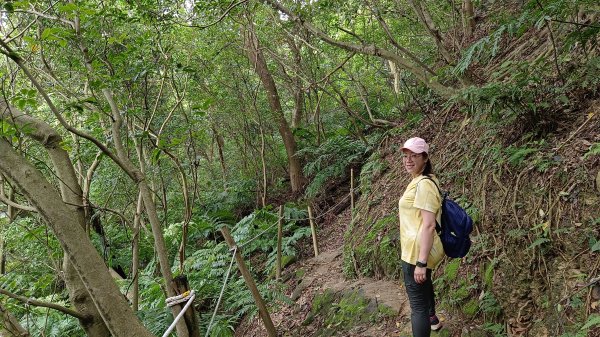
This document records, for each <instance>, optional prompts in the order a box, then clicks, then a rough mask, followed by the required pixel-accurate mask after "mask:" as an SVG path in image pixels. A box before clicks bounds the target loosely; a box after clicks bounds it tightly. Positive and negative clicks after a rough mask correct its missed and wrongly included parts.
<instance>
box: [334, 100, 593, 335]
mask: <svg viewBox="0 0 600 337" xmlns="http://www.w3.org/2000/svg"><path fill="white" fill-rule="evenodd" d="M599 115H600V104H598V103H597V102H595V103H590V105H589V106H582V107H581V108H580V109H579V110H578V112H577V113H576V114H574V115H573V116H572V117H571V118H568V119H566V120H565V121H564V122H563V123H562V124H560V125H559V126H558V127H557V129H556V132H555V133H553V134H548V135H547V136H546V137H545V138H543V139H523V138H521V137H519V138H520V139H519V138H517V139H519V140H518V141H517V142H514V143H513V142H510V141H509V139H510V138H511V137H514V132H515V131H514V130H511V128H513V127H514V126H506V128H505V129H504V130H502V129H500V130H498V129H496V130H490V129H487V128H486V121H485V120H484V119H480V120H477V119H475V118H469V117H467V116H464V115H461V114H457V113H452V112H448V116H443V115H438V116H435V118H434V120H440V119H443V118H447V119H448V122H449V123H448V124H447V125H446V127H445V132H443V133H439V132H437V130H438V129H437V127H439V126H438V125H435V124H428V125H424V126H423V127H422V128H420V129H418V130H414V131H409V132H404V133H402V134H401V135H398V136H395V137H390V138H389V139H388V145H387V146H386V147H385V148H384V149H382V151H381V158H380V159H377V161H379V162H380V163H381V164H380V166H381V167H387V169H385V171H384V172H383V173H381V174H380V175H379V176H378V177H377V176H376V177H374V179H373V183H372V186H371V187H370V189H369V191H368V193H364V194H363V195H362V196H361V199H360V203H359V208H358V213H359V216H358V218H357V219H356V221H354V225H353V226H351V227H350V228H349V229H348V230H347V231H346V235H345V237H346V240H345V246H344V252H345V254H344V270H346V271H347V272H348V274H349V275H351V276H355V277H356V276H359V277H362V276H375V277H391V278H396V277H397V276H398V274H399V265H398V264H397V263H395V262H396V261H397V251H395V250H394V249H397V239H396V238H397V236H398V229H397V223H396V221H395V219H394V217H393V216H389V215H390V214H391V215H393V214H395V207H396V201H397V200H398V198H399V197H400V195H401V193H402V191H403V189H404V186H405V185H406V182H407V178H406V177H405V175H404V174H403V172H402V169H401V167H400V163H401V159H400V157H399V154H398V151H397V149H398V147H399V145H400V144H401V143H402V140H403V139H405V138H407V137H409V136H413V135H421V136H423V137H425V138H427V139H430V140H431V142H432V147H433V152H432V160H433V162H434V168H435V170H436V171H437V172H438V173H439V176H440V178H441V180H442V183H443V188H444V189H447V190H449V191H451V196H452V197H453V198H455V199H459V200H460V201H461V202H462V203H463V205H466V208H467V209H468V211H469V212H470V213H471V215H472V216H473V218H474V219H475V220H476V228H475V233H474V235H473V242H474V244H473V248H472V250H471V252H470V254H469V255H468V256H467V257H466V258H465V259H463V260H462V261H461V260H447V261H445V262H444V263H443V264H442V266H441V267H440V268H438V270H437V271H436V279H437V283H436V284H437V290H438V292H439V295H440V296H439V300H440V303H441V308H443V309H444V310H446V311H447V312H448V314H449V316H450V317H449V318H451V319H452V320H455V321H456V320H459V321H460V322H463V327H467V326H469V325H473V326H478V329H479V330H486V331H487V332H488V333H492V332H493V331H502V330H506V331H505V333H507V334H510V335H521V334H523V333H526V332H529V333H530V335H533V336H558V335H559V334H558V332H559V331H560V332H563V331H568V330H569V329H571V328H572V329H575V330H576V329H578V328H579V326H581V325H582V324H581V323H583V322H585V321H586V319H587V317H588V316H589V314H590V313H599V312H600V311H599V300H600V296H599V295H598V289H599V288H598V286H596V287H589V286H587V283H588V282H589V281H590V280H591V279H593V278H594V277H597V276H598V275H599V274H600V270H599V267H600V259H599V251H600V247H598V244H597V243H596V242H598V240H599V239H600V231H599V227H600V226H599V222H600V218H599V216H600V172H599V168H600V165H599V164H600V158H599V156H598V155H597V154H596V155H594V154H591V152H590V148H591V146H592V144H594V143H598V142H599V141H600V134H599V133H598V130H599V129H600V128H599V126H600V118H599V117H600V116H599ZM597 332H598V331H597V330H595V332H591V333H592V334H593V333H597ZM452 333H453V334H460V331H452Z"/></svg>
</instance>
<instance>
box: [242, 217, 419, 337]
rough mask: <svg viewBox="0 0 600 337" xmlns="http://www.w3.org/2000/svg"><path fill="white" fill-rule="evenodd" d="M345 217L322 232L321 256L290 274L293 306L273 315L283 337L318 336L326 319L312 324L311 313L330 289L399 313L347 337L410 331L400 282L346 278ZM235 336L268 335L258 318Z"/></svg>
mask: <svg viewBox="0 0 600 337" xmlns="http://www.w3.org/2000/svg"><path fill="white" fill-rule="evenodd" d="M344 218H345V217H344V216H340V217H339V218H338V219H336V221H334V222H333V223H331V224H330V225H329V226H327V227H326V228H324V229H323V230H322V232H321V233H319V235H318V236H319V242H320V244H321V245H320V249H321V250H323V251H322V252H321V253H320V254H319V256H317V257H313V258H308V259H304V260H301V261H299V262H298V263H296V264H295V265H293V266H290V267H289V269H288V270H287V271H286V272H287V273H291V275H293V276H291V277H290V279H289V280H288V281H287V285H288V290H287V291H286V293H285V295H286V296H288V297H289V298H290V299H291V300H292V301H293V304H291V305H287V304H285V305H283V306H280V307H279V308H278V309H277V310H273V312H272V313H271V319H272V320H273V323H274V325H275V326H276V328H277V331H278V334H279V335H280V336H304V337H306V336H315V335H318V332H319V331H320V329H321V328H322V327H321V326H320V325H321V324H322V320H321V321H320V320H319V317H315V318H314V321H312V320H311V319H310V312H311V308H312V302H313V299H314V297H315V296H316V295H319V294H322V293H324V292H325V291H327V290H330V291H333V292H336V293H338V292H349V291H357V292H358V293H359V294H361V295H362V296H364V298H365V299H367V300H368V301H370V302H374V303H376V304H378V305H380V304H381V305H385V306H387V307H389V308H390V309H391V311H392V312H394V313H396V314H395V315H394V317H393V318H391V319H388V320H386V321H382V322H376V323H375V324H372V323H370V324H369V325H368V326H367V325H362V326H356V327H354V328H353V329H352V330H350V331H346V332H344V333H343V335H344V336H370V337H376V336H399V333H400V331H401V330H405V329H406V328H405V326H406V323H407V322H408V316H409V314H410V308H409V304H408V300H407V298H406V294H405V291H404V289H403V286H402V285H401V284H400V281H390V280H375V279H371V278H359V279H346V278H345V276H344V274H343V270H342V264H343V256H342V241H343V232H344V231H345V229H346V225H345V224H346V223H347V222H346V221H344V220H345V219H344ZM311 249H312V247H311ZM307 322H310V323H308V324H307ZM399 326H402V328H399ZM402 332H404V331H402ZM235 335H236V336H240V337H241V336H267V333H266V331H265V330H264V327H263V326H262V322H261V321H260V319H259V318H258V317H255V318H254V319H252V320H250V321H245V322H243V323H242V324H241V325H240V326H239V327H238V328H237V329H236V334H235ZM400 336H403V335H402V334H400Z"/></svg>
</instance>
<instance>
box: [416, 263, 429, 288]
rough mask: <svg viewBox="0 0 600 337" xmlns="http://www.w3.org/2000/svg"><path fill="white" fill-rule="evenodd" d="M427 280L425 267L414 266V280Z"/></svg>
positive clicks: (420, 281)
mask: <svg viewBox="0 0 600 337" xmlns="http://www.w3.org/2000/svg"><path fill="white" fill-rule="evenodd" d="M426 280H427V268H425V267H415V282H417V283H418V284H421V283H423V282H425V281H426Z"/></svg>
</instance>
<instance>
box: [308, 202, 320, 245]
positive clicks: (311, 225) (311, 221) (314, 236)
mask: <svg viewBox="0 0 600 337" xmlns="http://www.w3.org/2000/svg"><path fill="white" fill-rule="evenodd" d="M308 220H309V221H310V231H311V233H312V239H313V248H314V249H315V256H319V247H318V246H317V230H316V229H315V222H314V220H313V215H312V210H311V209H310V206H308Z"/></svg>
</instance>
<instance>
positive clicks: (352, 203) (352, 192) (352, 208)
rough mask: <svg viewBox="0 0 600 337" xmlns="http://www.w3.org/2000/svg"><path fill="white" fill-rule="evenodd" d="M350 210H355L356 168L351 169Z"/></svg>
mask: <svg viewBox="0 0 600 337" xmlns="http://www.w3.org/2000/svg"><path fill="white" fill-rule="evenodd" d="M350 211H351V212H352V211H354V169H353V168H351V169H350Z"/></svg>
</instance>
